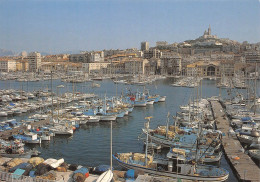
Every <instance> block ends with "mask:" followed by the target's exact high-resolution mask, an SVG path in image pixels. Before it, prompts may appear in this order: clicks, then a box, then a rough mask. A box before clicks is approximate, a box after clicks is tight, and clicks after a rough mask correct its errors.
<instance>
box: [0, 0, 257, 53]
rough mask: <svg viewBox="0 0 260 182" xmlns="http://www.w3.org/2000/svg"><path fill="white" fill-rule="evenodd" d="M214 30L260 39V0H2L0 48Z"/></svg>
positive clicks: (89, 45) (152, 38)
mask: <svg viewBox="0 0 260 182" xmlns="http://www.w3.org/2000/svg"><path fill="white" fill-rule="evenodd" d="M209 24H210V25H211V28H212V34H214V35H217V36H218V37H221V38H230V39H232V40H237V41H239V42H242V41H245V40H247V41H249V42H252V43H255V42H259V41H260V2H259V0H85V1H84V0H0V26H1V27H0V48H4V49H10V50H14V51H16V52H20V51H23V50H25V51H28V52H30V51H40V52H43V51H44V52H49V53H59V52H64V51H69V50H71V51H75V50H89V51H90V50H103V49H125V48H132V47H136V48H140V42H142V41H148V42H149V43H150V45H151V46H154V45H155V42H156V41H167V42H169V43H173V42H182V41H185V40H188V39H195V38H197V37H199V36H200V35H202V34H203V32H204V30H205V29H207V28H208V26H209Z"/></svg>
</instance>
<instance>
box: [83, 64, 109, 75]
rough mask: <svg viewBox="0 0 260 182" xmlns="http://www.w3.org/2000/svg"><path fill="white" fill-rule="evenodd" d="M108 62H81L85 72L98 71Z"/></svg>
mask: <svg viewBox="0 0 260 182" xmlns="http://www.w3.org/2000/svg"><path fill="white" fill-rule="evenodd" d="M109 64H110V63H105V62H97V63H95V62H94V63H82V71H84V72H87V73H89V74H90V73H98V72H100V71H101V70H102V69H106V68H107V66H108V65H109Z"/></svg>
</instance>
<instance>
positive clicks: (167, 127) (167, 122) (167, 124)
mask: <svg viewBox="0 0 260 182" xmlns="http://www.w3.org/2000/svg"><path fill="white" fill-rule="evenodd" d="M169 117H170V112H168V115H167V121H166V138H168V130H169Z"/></svg>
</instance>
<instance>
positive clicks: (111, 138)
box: [110, 120, 113, 171]
mask: <svg viewBox="0 0 260 182" xmlns="http://www.w3.org/2000/svg"><path fill="white" fill-rule="evenodd" d="M110 128H111V131H110V168H111V171H112V168H113V163H112V155H113V150H112V142H113V134H112V131H113V129H112V120H111V121H110Z"/></svg>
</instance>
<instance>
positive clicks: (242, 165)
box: [210, 101, 260, 182]
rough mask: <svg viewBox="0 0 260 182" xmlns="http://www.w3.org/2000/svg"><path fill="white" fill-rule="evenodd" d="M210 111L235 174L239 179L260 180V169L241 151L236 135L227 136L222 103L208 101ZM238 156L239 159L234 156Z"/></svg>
mask: <svg viewBox="0 0 260 182" xmlns="http://www.w3.org/2000/svg"><path fill="white" fill-rule="evenodd" d="M210 102H211V106H212V111H213V114H214V117H215V119H216V125H217V128H218V130H220V131H222V132H223V133H224V136H223V137H222V144H223V148H224V151H225V156H226V158H227V161H228V162H229V164H230V165H231V168H232V169H233V170H234V173H235V175H236V176H237V178H238V179H239V180H240V181H252V182H253V181H257V182H259V181H260V169H259V167H258V166H257V165H256V164H255V163H254V161H253V160H252V159H251V158H250V157H249V156H248V155H247V154H245V153H244V152H243V150H241V149H243V147H242V145H241V144H240V142H239V140H238V139H237V137H236V136H235V137H232V136H229V134H228V131H229V128H230V125H229V121H228V119H227V117H226V115H225V112H224V109H223V107H222V105H221V104H220V103H219V102H218V101H210ZM236 156H238V157H239V159H238V160H235V159H234V158H235V157H236Z"/></svg>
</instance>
